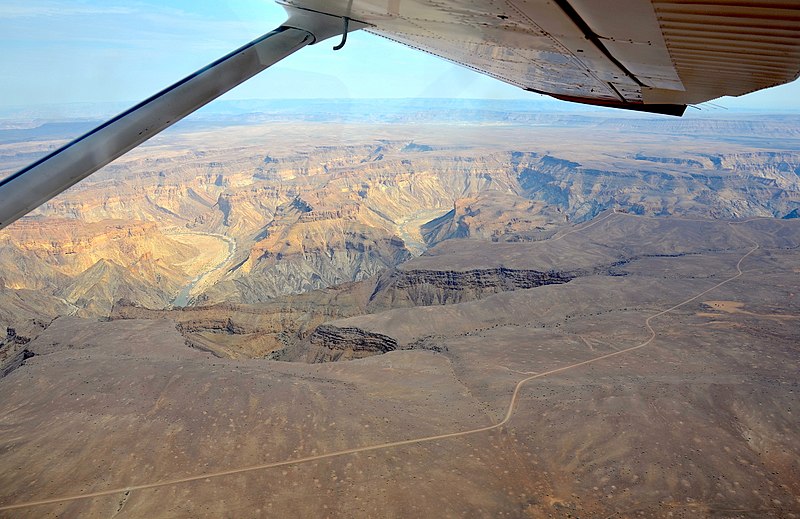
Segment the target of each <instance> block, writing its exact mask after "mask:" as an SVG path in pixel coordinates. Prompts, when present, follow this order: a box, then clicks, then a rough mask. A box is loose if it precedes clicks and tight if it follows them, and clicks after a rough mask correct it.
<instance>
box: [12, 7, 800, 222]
mask: <svg viewBox="0 0 800 519" xmlns="http://www.w3.org/2000/svg"><path fill="white" fill-rule="evenodd" d="M278 2H279V3H282V4H284V6H285V7H286V10H287V12H288V14H289V19H288V20H287V21H286V22H285V23H284V24H283V25H282V26H281V27H279V28H277V29H276V30H274V31H272V32H270V33H269V34H267V35H265V36H263V37H261V38H259V39H257V40H255V41H253V42H251V43H249V44H247V45H245V46H243V47H241V48H240V49H237V50H235V51H234V52H232V53H230V54H228V55H227V56H225V57H223V58H221V59H219V60H217V61H215V62H214V63H211V64H210V65H208V66H207V67H205V68H204V69H202V70H199V71H198V72H196V73H194V74H192V75H191V76H188V77H187V78H185V79H183V80H181V81H179V82H178V83H176V84H174V85H172V86H171V87H168V88H166V89H165V90H163V91H161V92H159V93H158V94H156V95H154V96H152V97H150V98H149V99H147V100H145V101H143V102H141V103H139V104H138V105H136V106H134V107H133V108H131V109H130V110H127V111H125V112H123V113H122V114H120V115H118V116H117V117H115V118H113V119H111V120H110V121H108V122H106V123H104V124H102V125H100V126H99V127H97V128H95V129H94V130H92V131H90V132H89V133H87V134H86V135H83V136H81V137H79V138H78V139H75V140H74V141H72V142H71V143H69V144H67V145H66V146H64V147H62V148H60V149H58V150H56V151H54V152H53V153H51V154H49V155H48V156H46V157H44V158H43V159H41V160H39V161H37V162H35V163H33V164H31V165H30V166H28V167H26V168H24V169H22V170H20V171H18V172H17V173H15V174H13V175H11V176H10V177H8V178H5V179H3V180H0V229H2V228H3V227H5V226H7V225H9V224H10V223H12V222H13V221H15V220H17V219H18V218H20V217H22V216H23V215H25V214H27V213H28V212H30V211H31V210H33V209H35V208H36V207H38V206H39V205H41V204H42V203H44V202H46V201H47V200H49V199H50V198H52V197H54V196H56V195H57V194H59V193H60V192H62V191H64V190H65V189H67V188H69V187H70V186H72V185H74V184H75V183H77V182H79V181H80V180H82V179H83V178H85V177H87V176H89V175H90V174H92V173H94V172H95V171H97V170H98V169H100V168H101V167H103V166H105V165H106V164H108V163H109V162H111V161H113V160H114V159H116V158H117V157H119V156H121V155H122V154H124V153H126V152H127V151H129V150H131V149H133V148H134V147H136V146H138V145H139V144H141V143H142V142H144V141H146V140H147V139H149V138H151V137H153V136H154V135H156V134H158V133H159V132H160V131H162V130H164V129H165V128H168V127H169V126H171V125H172V124H175V123H176V122H177V121H179V120H180V119H182V118H183V117H185V116H187V115H189V114H190V113H192V112H194V111H195V110H197V109H198V108H200V107H201V106H203V105H205V104H207V103H209V102H210V101H212V100H213V99H216V98H217V97H219V96H220V95H222V94H223V93H225V92H227V91H228V90H230V89H232V88H234V87H235V86H236V85H238V84H240V83H242V82H243V81H246V80H247V79H249V78H250V77H252V76H254V75H255V74H257V73H259V72H261V71H263V70H264V69H266V68H267V67H269V66H271V65H273V64H274V63H276V62H278V61H280V60H281V59H283V58H285V57H286V56H288V55H290V54H292V53H293V52H295V51H297V50H299V49H301V48H302V47H305V46H306V45H310V44H313V43H315V42H318V41H322V40H324V39H326V38H330V37H332V36H335V35H337V34H342V35H343V36H345V37H346V35H347V32H348V31H352V30H357V29H366V30H368V31H370V32H372V33H374V34H378V35H380V36H384V37H386V38H389V39H392V40H395V41H398V42H400V43H404V44H406V45H409V46H411V47H414V48H417V49H420V50H422V51H426V52H430V53H433V54H435V55H437V56H441V57H443V58H445V59H448V60H450V61H453V62H455V63H458V64H461V65H463V66H465V67H469V68H471V69H474V70H477V71H478V72H482V73H484V74H488V75H490V76H492V77H495V78H497V79H499V80H501V81H505V82H507V83H511V84H513V85H517V86H519V87H521V88H523V89H526V90H530V91H532V92H538V93H543V94H548V95H551V96H553V97H556V98H559V99H563V100H567V101H576V102H580V103H588V104H593V105H603V106H610V107H617V108H627V109H633V110H642V111H647V112H656V113H662V114H670V115H682V114H683V111H684V110H685V109H686V105H688V104H693V103H700V102H703V101H707V100H710V99H715V98H717V97H720V96H723V95H734V96H737V95H742V94H745V93H748V92H752V91H755V90H759V89H762V88H767V87H770V86H774V85H778V84H782V83H787V82H789V81H792V80H793V79H796V78H797V77H798V74H800V23H799V22H800V4H798V1H797V0H730V1H724V0H702V1H699V0H603V1H601V0H278ZM343 42H344V40H343ZM343 42H342V43H343ZM338 47H341V45H339V46H338Z"/></svg>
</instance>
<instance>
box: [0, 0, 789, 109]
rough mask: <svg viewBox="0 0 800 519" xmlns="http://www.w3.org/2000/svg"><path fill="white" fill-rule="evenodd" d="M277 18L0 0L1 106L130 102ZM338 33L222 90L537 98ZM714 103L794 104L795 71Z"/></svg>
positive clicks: (268, 3) (262, 0) (221, 8)
mask: <svg viewBox="0 0 800 519" xmlns="http://www.w3.org/2000/svg"><path fill="white" fill-rule="evenodd" d="M284 19H285V14H284V11H283V9H282V8H281V7H280V6H279V5H277V4H275V3H274V2H273V1H272V0H235V1H224V0H218V1H206V0H195V1H190V0H161V1H157V2H156V1H150V0H139V1H124V2H123V1H115V0H102V1H101V0H70V1H61V0H0V49H2V52H0V71H2V74H1V76H0V77H2V79H0V108H7V107H28V106H36V105H42V104H46V105H58V104H64V103H77V102H80V103H85V102H97V103H104V102H131V103H134V102H137V101H139V100H141V99H144V98H146V97H148V96H150V95H151V94H153V93H155V92H157V91H159V90H161V89H162V88H164V87H166V86H168V85H170V84H172V83H174V82H175V81H177V80H179V79H181V78H182V77H184V76H186V75H187V74H190V73H192V72H194V71H195V70H197V69H199V68H202V67H203V66H205V65H206V64H207V63H209V62H211V61H213V60H215V59H217V58H219V57H221V56H223V55H225V54H227V53H228V52H230V51H232V50H234V49H236V48H237V47H239V46H241V45H242V44H244V43H247V42H249V41H251V40H252V39H254V38H256V37H258V36H260V35H262V34H264V33H267V32H269V31H270V30H271V29H273V28H275V27H277V26H279V25H280V24H281V22H282V21H283V20H284ZM336 43H338V41H333V39H331V40H328V41H326V42H322V43H319V44H317V45H314V46H311V47H308V48H306V49H303V50H301V51H300V52H298V53H296V54H294V55H292V56H290V57H289V58H287V59H286V60H284V61H282V62H281V63H279V64H278V65H276V66H274V67H272V68H270V69H269V70H267V71H266V72H264V73H262V74H261V75H259V76H257V77H256V78H254V79H252V80H250V81H248V82H247V83H245V84H243V85H241V86H240V87H237V88H236V89H234V90H233V91H231V92H229V93H228V94H226V95H225V96H224V99H274V98H279V99H280V98H285V99H297V98H325V97H328V98H350V99H356V98H408V97H410V98H413V97H429V98H430V97H444V98H470V99H536V98H537V97H538V96H537V95H536V94H531V93H528V92H524V91H522V90H520V89H518V88H516V87H512V86H510V85H506V84H504V83H502V82H500V81H497V80H494V79H491V78H488V77H485V76H482V75H480V74H478V73H476V72H473V71H470V70H467V69H464V68H462V67H459V66H457V65H454V64H451V63H449V62H446V61H444V60H441V59H439V58H436V57H434V56H431V55H428V54H425V53H422V52H419V51H416V50H413V49H409V48H406V47H404V46H402V45H399V44H396V43H394V42H390V41H388V40H385V39H383V38H380V37H377V36H374V35H371V34H368V33H364V32H355V33H352V34H350V36H349V38H348V43H347V45H346V47H345V49H343V50H342V51H338V52H333V51H332V50H331V47H332V46H333V45H334V44H336ZM714 103H715V105H719V106H723V107H726V108H732V109H733V108H746V109H764V110H773V111H774V110H777V111H798V110H800V82H797V81H796V82H794V83H792V84H790V85H785V86H781V87H776V88H772V89H769V90H766V91H763V92H758V93H754V94H750V95H748V96H744V97H742V98H737V99H733V98H723V99H722V100H718V101H715V102H714ZM709 109H711V110H714V109H717V108H714V107H710V108H709Z"/></svg>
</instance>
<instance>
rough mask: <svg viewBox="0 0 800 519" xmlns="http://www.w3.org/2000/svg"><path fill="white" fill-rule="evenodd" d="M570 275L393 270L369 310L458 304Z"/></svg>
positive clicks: (500, 270)
mask: <svg viewBox="0 0 800 519" xmlns="http://www.w3.org/2000/svg"><path fill="white" fill-rule="evenodd" d="M572 278H573V276H571V275H570V274H565V273H560V272H555V271H551V272H540V271H537V270H522V269H512V268H505V267H497V268H485V269H473V270H466V271H457V270H445V269H443V270H422V269H413V270H406V269H402V268H401V269H394V270H392V271H390V272H388V273H386V274H384V275H383V276H381V277H380V279H379V280H378V283H377V285H376V287H375V291H374V292H373V294H372V296H371V297H370V303H369V307H368V308H370V309H378V308H399V307H407V306H431V305H447V304H458V303H462V302H466V301H474V300H476V299H481V298H483V297H486V296H487V295H491V294H496V293H499V292H507V291H511V290H524V289H528V288H535V287H539V286H543V285H552V284H559V283H567V282H569V281H570V280H571V279H572Z"/></svg>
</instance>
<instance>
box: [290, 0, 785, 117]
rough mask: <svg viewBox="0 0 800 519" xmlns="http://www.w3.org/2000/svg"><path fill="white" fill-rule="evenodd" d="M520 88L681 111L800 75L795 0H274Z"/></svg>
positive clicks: (569, 98) (622, 105) (650, 109)
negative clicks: (346, 20) (351, 22)
mask: <svg viewBox="0 0 800 519" xmlns="http://www.w3.org/2000/svg"><path fill="white" fill-rule="evenodd" d="M278 1H279V2H280V3H284V4H286V5H291V6H296V7H300V8H303V9H309V10H313V11H318V12H324V13H329V14H334V15H337V16H346V17H350V18H353V19H356V20H359V21H361V22H364V23H366V24H369V26H370V27H368V28H367V29H366V30H368V31H369V32H372V33H374V34H378V35H380V36H384V37H386V38H389V39H391V40H394V41H398V42H400V43H403V44H406V45H408V46H411V47H414V48H417V49H420V50H423V51H426V52H429V53H432V54H435V55H437V56H440V57H442V58H445V59H447V60H449V61H452V62H454V63H458V64H460V65H463V66H465V67H468V68H471V69H474V70H477V71H479V72H481V73H484V74H486V75H489V76H492V77H494V78H497V79H499V80H501V81H504V82H506V83H510V84H512V85H516V86H518V87H520V88H522V89H525V90H529V91H533V92H538V93H543V94H548V95H551V96H553V97H556V98H558V99H563V100H567V101H574V102H579V103H586V104H592V105H601V106H611V107H615V108H627V109H633V110H640V111H648V112H657V113H665V114H670V115H681V114H682V113H683V111H684V110H685V108H686V105H689V104H697V103H702V102H704V101H708V100H711V99H716V98H718V97H721V96H724V95H731V96H738V95H743V94H746V93H749V92H753V91H756V90H760V89H763V88H767V87H770V86H775V85H779V84H783V83H788V82H790V81H792V80H794V79H796V78H797V77H798V75H800V4H799V3H798V2H797V1H796V0H760V1H748V0H737V1H735V2H734V1H728V2H726V1H723V0H704V1H703V2H697V1H692V0H609V1H603V2H599V1H597V0H436V1H431V0H278Z"/></svg>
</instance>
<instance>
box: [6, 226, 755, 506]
mask: <svg viewBox="0 0 800 519" xmlns="http://www.w3.org/2000/svg"><path fill="white" fill-rule="evenodd" d="M615 214H619V213H611V214H609V215H608V216H606V217H604V218H601V219H600V220H598V221H596V222H594V223H592V224H590V225H587V226H585V227H582V228H580V229H574V230H572V231H570V232H569V233H566V234H563V235H561V236H559V237H558V238H555V239H560V238H563V237H564V236H566V235H567V234H570V233H572V232H576V231H578V230H583V229H586V228H587V227H590V226H591V225H594V224H595V223H599V222H600V221H602V220H605V219H606V218H609V217H611V216H613V215H615ZM740 223H744V222H740ZM759 247H760V246H759V245H758V244H757V243H754V246H753V248H752V249H750V250H749V251H748V252H747V253H746V254H744V255H743V256H742V257H741V258H739V261H738V262H737V263H736V271H737V273H736V274H735V275H733V276H731V277H729V278H727V279H725V280H723V281H721V282H719V283H717V284H716V285H714V286H712V287H711V288H708V289H706V290H703V291H702V292H700V293H698V294H696V295H694V296H692V297H690V298H689V299H686V300H684V301H681V302H680V303H678V304H676V305H673V306H671V307H669V308H667V309H666V310H662V311H660V312H658V313H656V314H653V315H651V316H650V317H648V318H647V319H645V322H644V324H645V326H646V327H647V329H648V330H649V332H650V337H649V338H648V339H647V340H646V341H644V342H642V343H641V344H637V345H636V346H631V347H629V348H625V349H622V350H619V351H615V352H613V353H608V354H606V355H600V356H599V357H594V358H592V359H589V360H585V361H583V362H578V363H576V364H570V365H569V366H564V367H561V368H556V369H552V370H550V371H544V372H542V373H537V374H535V375H531V376H529V377H527V378H524V379H522V380H520V381H519V382H517V385H516V387H515V388H514V393H513V394H512V396H511V402H509V404H508V410H507V411H506V414H505V417H504V418H503V420H502V421H500V422H498V423H496V424H493V425H488V426H486V427H480V428H477V429H470V430H467V431H457V432H451V433H446V434H438V435H435V436H425V437H422V438H413V439H410V440H400V441H395V442H387V443H380V444H377V445H370V446H367V447H356V448H353V449H346V450H341V451H336V452H330V453H328V454H320V455H317V456H308V457H305V458H295V459H290V460H285V461H277V462H272V463H263V464H260V465H251V466H249V467H240V468H234V469H230V470H223V471H219V472H209V473H205V474H198V475H196V476H190V477H186V478H178V479H169V480H163V481H157V482H154V483H147V484H143V485H133V486H129V487H122V488H115V489H110V490H103V491H100V492H92V493H88V494H78V495H73V496H63V497H56V498H51V499H43V500H40V501H28V502H25V503H17V504H11V505H2V506H0V511H4V510H16V509H20V508H29V507H34V506H41V505H50V504H56V503H64V502H68V501H77V500H81V499H91V498H96V497H103V496H110V495H114V494H123V493H126V492H128V493H130V492H132V491H134V490H147V489H151V488H159V487H166V486H170V485H179V484H181V483H190V482H193V481H200V480H205V479H212V478H220V477H224V476H230V475H233V474H242V473H245V472H253V471H256V470H264V469H270V468H275V467H284V466H287V465H298V464H301V463H309V462H312V461H319V460H324V459H329V458H335V457H338V456H346V455H348V454H356V453H360V452H370V451H376V450H382V449H391V448H394V447H402V446H403V445H414V444H420V443H426V442H432V441H438V440H446V439H449V438H458V437H463V436H470V435H473V434H480V433H483V432H488V431H492V430H495V429H500V428H502V427H503V426H505V425H506V424H507V423H509V422H510V421H511V418H512V417H513V415H514V410H515V409H516V407H517V402H518V401H519V394H520V391H521V390H522V387H523V386H524V385H525V384H526V383H528V382H530V381H531V380H534V379H537V378H542V377H547V376H549V375H554V374H556V373H562V372H564V371H568V370H571V369H575V368H579V367H581V366H586V365H588V364H593V363H595V362H600V361H602V360H605V359H608V358H611V357H616V356H618V355H624V354H626V353H630V352H633V351H636V350H638V349H641V348H644V347H645V346H647V345H649V344H650V343H651V342H653V340H654V339H655V338H656V332H655V330H654V329H653V327H652V325H651V322H652V320H653V319H656V318H657V317H660V316H662V315H664V314H667V313H669V312H671V311H673V310H675V309H677V308H680V307H681V306H684V305H686V304H688V303H691V302H692V301H695V300H696V299H698V298H700V297H702V296H704V295H706V294H707V293H709V292H711V291H712V290H715V289H717V288H719V287H721V286H722V285H725V284H726V283H730V282H731V281H733V280H735V279H738V278H739V277H741V276H742V275H743V274H744V272H743V271H742V269H741V266H742V262H743V261H744V260H745V259H746V258H747V257H748V256H750V255H751V254H753V253H754V252H755V251H756V250H758V249H759Z"/></svg>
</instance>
